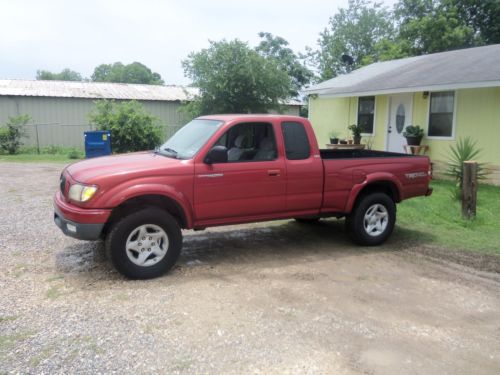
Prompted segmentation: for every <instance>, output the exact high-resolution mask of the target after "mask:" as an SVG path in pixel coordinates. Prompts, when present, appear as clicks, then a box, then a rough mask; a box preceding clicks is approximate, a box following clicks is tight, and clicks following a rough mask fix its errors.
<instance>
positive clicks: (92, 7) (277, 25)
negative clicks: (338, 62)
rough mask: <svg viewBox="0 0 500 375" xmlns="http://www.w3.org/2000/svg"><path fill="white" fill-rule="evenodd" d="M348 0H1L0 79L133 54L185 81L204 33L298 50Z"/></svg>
mask: <svg viewBox="0 0 500 375" xmlns="http://www.w3.org/2000/svg"><path fill="white" fill-rule="evenodd" d="M347 1H348V0H330V1H327V0H305V1H304V0H301V1H298V0H274V1H272V0H249V1H244V2H242V1H237V0H233V1H231V0H209V1H202V0H183V1H172V0H163V1H161V0H140V1H138V0H64V1H63V0H43V1H42V0H0V79H16V78H17V79H35V77H36V71H37V70H38V69H43V70H50V71H53V72H59V71H61V70H63V69H64V68H70V69H72V70H75V71H77V72H79V73H81V74H82V75H83V76H84V77H90V76H91V75H92V72H93V70H94V68H95V67H96V66H98V65H100V64H103V63H113V62H116V61H121V62H123V63H125V64H128V63H131V62H134V61H139V62H141V63H143V64H145V65H147V66H148V67H149V68H151V69H152V70H153V71H155V72H158V73H160V74H161V76H162V78H163V80H164V81H165V83H166V84H177V85H186V84H188V83H189V80H188V79H187V78H186V77H184V72H183V69H182V66H181V61H182V60H183V59H185V58H186V57H187V56H188V55H189V53H190V52H193V51H199V50H201V49H203V48H206V47H208V45H209V42H208V41H209V40H213V41H219V40H221V39H227V40H231V39H235V38H238V39H240V40H242V41H245V42H248V43H249V45H250V46H252V47H253V46H256V45H257V44H258V42H259V37H258V35H257V34H258V33H259V32H260V31H265V32H270V33H272V34H274V35H278V36H281V37H283V38H285V39H286V40H288V42H289V43H290V47H291V48H292V49H293V50H294V51H296V52H299V51H304V50H305V47H306V46H310V47H312V48H315V47H316V45H317V40H318V37H319V33H320V32H321V31H322V30H324V28H325V27H326V26H327V25H328V20H329V18H330V17H331V16H332V15H333V14H335V13H336V12H337V10H338V8H339V7H345V6H346V5H347ZM383 2H384V3H385V4H386V5H388V6H392V5H393V4H394V3H395V2H396V0H385V1H383Z"/></svg>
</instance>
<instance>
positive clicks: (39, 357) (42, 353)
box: [30, 346, 54, 367]
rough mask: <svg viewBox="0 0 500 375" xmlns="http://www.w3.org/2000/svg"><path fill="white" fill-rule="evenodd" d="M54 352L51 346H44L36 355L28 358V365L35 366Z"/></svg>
mask: <svg viewBox="0 0 500 375" xmlns="http://www.w3.org/2000/svg"><path fill="white" fill-rule="evenodd" d="M53 353H54V348H53V347H52V346H46V347H44V348H43V349H42V350H41V351H40V352H39V353H38V354H37V355H36V356H34V357H33V358H31V359H30V365H31V366H32V367H37V366H38V365H39V364H40V363H41V362H42V361H43V360H45V359H47V358H49V357H50V356H51V355H52V354H53Z"/></svg>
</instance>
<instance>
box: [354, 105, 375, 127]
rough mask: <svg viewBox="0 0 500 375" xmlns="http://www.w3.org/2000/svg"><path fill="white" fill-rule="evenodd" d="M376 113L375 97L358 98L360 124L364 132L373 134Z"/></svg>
mask: <svg viewBox="0 0 500 375" xmlns="http://www.w3.org/2000/svg"><path fill="white" fill-rule="evenodd" d="M374 113H375V97H374V96H363V97H360V98H359V99H358V126H361V129H362V131H361V132H362V133H366V134H373V118H374Z"/></svg>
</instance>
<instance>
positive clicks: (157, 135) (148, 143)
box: [89, 100, 163, 153]
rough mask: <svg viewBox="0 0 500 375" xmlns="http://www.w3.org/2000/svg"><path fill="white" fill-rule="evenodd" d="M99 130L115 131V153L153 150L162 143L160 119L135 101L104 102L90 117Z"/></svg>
mask: <svg viewBox="0 0 500 375" xmlns="http://www.w3.org/2000/svg"><path fill="white" fill-rule="evenodd" d="M89 118H90V122H91V123H92V124H94V125H96V128H97V129H98V130H110V131H111V146H112V148H113V152H118V153H120V152H130V151H143V150H152V149H153V148H155V147H156V146H158V145H159V144H160V143H161V141H162V133H163V132H162V128H161V125H160V122H159V120H158V119H157V118H156V117H154V116H152V115H150V114H149V113H147V112H146V111H145V109H144V107H143V106H142V105H141V104H140V103H139V102H136V101H134V100H132V101H126V102H120V103H118V102H115V101H114V100H100V101H97V102H96V107H95V109H94V110H93V111H92V112H91V113H90V115H89Z"/></svg>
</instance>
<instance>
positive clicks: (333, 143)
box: [330, 138, 339, 145]
mask: <svg viewBox="0 0 500 375" xmlns="http://www.w3.org/2000/svg"><path fill="white" fill-rule="evenodd" d="M338 143H339V139H338V138H330V144H332V145H337V144H338Z"/></svg>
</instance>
